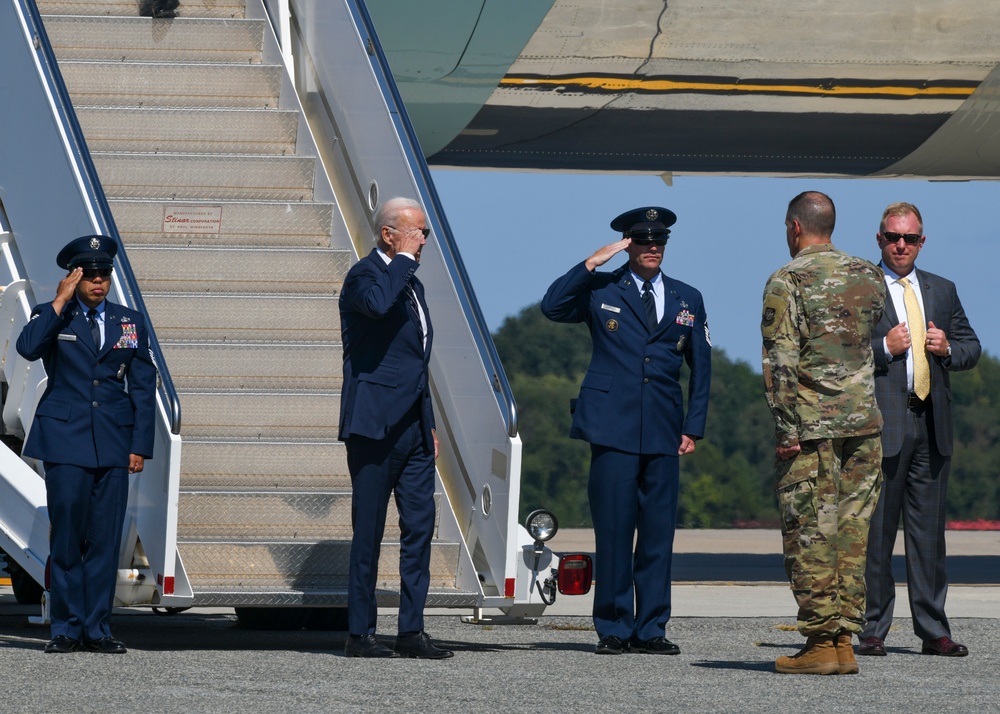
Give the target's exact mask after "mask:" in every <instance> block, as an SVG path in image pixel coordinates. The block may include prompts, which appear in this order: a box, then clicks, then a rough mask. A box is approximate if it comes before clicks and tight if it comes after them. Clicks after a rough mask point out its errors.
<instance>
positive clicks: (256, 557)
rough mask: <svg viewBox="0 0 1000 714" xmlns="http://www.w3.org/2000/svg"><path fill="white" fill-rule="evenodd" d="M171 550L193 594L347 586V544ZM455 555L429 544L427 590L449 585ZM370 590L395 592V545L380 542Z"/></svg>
mask: <svg viewBox="0 0 1000 714" xmlns="http://www.w3.org/2000/svg"><path fill="white" fill-rule="evenodd" d="M177 549H178V550H179V551H180V553H181V558H182V559H183V561H184V567H185V569H186V570H187V574H188V577H189V578H190V579H191V586H192V587H193V588H194V590H195V593H197V592H198V591H199V590H201V589H215V588H222V587H225V588H230V589H234V590H243V591H246V590H250V589H255V590H269V589H281V590H298V591H302V590H310V589H323V590H328V589H333V588H336V589H346V587H347V571H348V567H349V564H350V551H351V544H350V541H348V540H343V541H320V542H315V541H313V542H288V541H274V542H268V543H261V542H250V543H238V542H214V543H178V544H177ZM459 552H460V550H459V546H458V544H457V543H443V542H440V541H437V542H434V543H432V544H431V565H430V587H432V588H436V589H440V588H454V587H455V574H456V571H457V569H458V556H459ZM376 588H378V589H382V590H398V589H399V543H398V542H393V541H383V542H382V550H381V554H380V556H379V565H378V583H377V584H376ZM196 597H197V595H196Z"/></svg>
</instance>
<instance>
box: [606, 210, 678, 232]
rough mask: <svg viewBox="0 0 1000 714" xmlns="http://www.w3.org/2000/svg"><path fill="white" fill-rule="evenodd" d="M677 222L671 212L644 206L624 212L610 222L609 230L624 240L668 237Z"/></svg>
mask: <svg viewBox="0 0 1000 714" xmlns="http://www.w3.org/2000/svg"><path fill="white" fill-rule="evenodd" d="M676 222H677V216H676V215H674V212H673V211H670V210H667V209H666V208H660V207H659V206H646V207H645V208H635V209H633V210H631V211H625V213H623V214H621V215H620V216H618V218H616V219H615V220H613V221H611V230H613V231H615V232H617V233H621V234H623V235H624V236H625V237H626V238H644V237H653V236H668V235H670V226H672V225H674V223H676Z"/></svg>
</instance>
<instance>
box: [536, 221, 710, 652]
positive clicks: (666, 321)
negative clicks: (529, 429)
mask: <svg viewBox="0 0 1000 714" xmlns="http://www.w3.org/2000/svg"><path fill="white" fill-rule="evenodd" d="M676 220H677V217H676V216H675V215H674V214H673V213H672V212H671V211H669V210H667V209H665V208H659V207H656V206H647V207H644V208H637V209H635V210H633V211H628V212H626V213H623V214H622V215H620V216H618V217H617V218H615V220H614V221H612V222H611V228H612V229H613V230H615V231H617V232H619V233H622V235H623V237H622V239H621V240H619V241H616V242H615V243H612V244H610V245H607V246H605V247H603V248H601V249H600V250H598V251H597V252H596V253H594V254H593V255H592V256H590V257H589V258H587V259H586V260H585V261H583V262H582V263H579V264H577V265H575V266H574V267H573V268H571V269H570V271H569V272H568V273H566V274H565V275H564V276H562V277H561V278H559V279H558V280H556V281H555V282H554V283H553V284H552V285H551V287H549V289H548V292H547V293H546V294H545V297H544V299H543V300H542V312H543V313H544V314H545V316H546V317H548V318H549V319H550V320H555V321H556V322H585V323H586V324H587V326H588V327H589V328H590V335H591V339H592V341H593V355H592V357H591V362H590V367H589V369H588V370H587V374H586V376H584V378H583V384H582V387H581V389H580V395H579V398H578V399H577V400H576V406H575V410H574V413H573V426H572V430H571V432H570V436H572V437H574V438H577V439H584V440H586V441H588V442H590V445H591V462H590V482H589V496H590V511H591V516H592V519H593V523H594V534H595V538H596V548H597V553H596V556H597V558H596V563H595V567H596V573H595V581H596V586H595V593H594V626H595V628H596V630H597V634H598V637H599V638H600V642H599V643H598V645H597V648H596V650H595V651H596V652H597V654H621V653H622V652H623V651H625V650H627V649H628V650H631V651H633V652H643V653H650V654H677V653H679V652H680V649H679V648H678V647H677V645H675V644H674V643H672V642H670V640H668V639H666V637H665V636H664V634H665V632H664V628H665V625H666V623H667V621H668V620H669V619H670V565H671V559H672V555H673V541H674V529H675V527H676V520H677V497H678V482H679V476H680V469H679V463H678V457H679V456H682V455H684V454H689V453H691V452H693V451H694V449H695V441H696V440H698V439H700V438H702V436H703V435H704V432H705V417H706V412H707V410H708V391H709V381H710V379H711V370H712V361H711V347H712V345H711V340H710V338H709V331H708V323H707V317H706V313H705V305H704V302H703V301H702V297H701V293H700V292H698V291H697V290H696V289H694V288H693V287H691V286H690V285H686V284H685V283H682V282H680V281H679V280H674V279H673V278H670V277H667V276H666V275H664V274H663V273H662V272H661V271H660V264H661V262H662V261H663V253H664V248H665V246H666V244H667V238H668V236H669V234H670V226H671V225H673V224H674V222H675V221H676ZM621 251H625V252H626V253H627V254H628V258H629V260H628V263H626V264H625V265H622V266H621V267H620V268H618V269H617V270H615V271H614V272H597V271H596V269H597V268H598V267H600V266H601V265H604V264H605V263H607V262H608V261H609V260H611V259H612V258H613V257H614V256H615V255H617V254H618V253H619V252H621ZM684 362H687V364H688V365H689V367H690V368H691V377H690V381H689V383H688V410H687V415H686V416H685V414H684V397H683V393H682V387H681V383H680V369H681V365H682V363H684ZM636 533H638V539H637V541H636V544H635V550H634V552H633V546H632V544H633V538H634V537H635V535H636Z"/></svg>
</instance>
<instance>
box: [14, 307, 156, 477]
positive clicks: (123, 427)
mask: <svg viewBox="0 0 1000 714" xmlns="http://www.w3.org/2000/svg"><path fill="white" fill-rule="evenodd" d="M85 313H86V310H84V309H81V307H80V305H79V303H78V302H76V300H71V301H70V302H68V303H67V304H66V306H65V307H64V308H63V312H62V315H57V314H56V312H55V310H53V309H52V303H45V304H42V305H38V306H36V307H35V309H34V310H33V311H32V313H31V320H30V321H29V322H28V324H27V325H25V326H24V329H23V330H21V334H20V336H19V337H18V338H17V352H18V354H20V355H21V356H22V357H24V358H25V359H28V360H36V359H41V360H42V364H43V365H44V366H45V373H46V374H47V375H48V384H47V385H46V387H45V392H44V394H42V397H41V399H40V400H39V401H38V407H37V408H36V409H35V419H34V421H33V422H32V426H31V431H30V432H29V434H28V440H27V441H26V442H25V444H24V449H23V452H22V453H23V454H24V455H25V456H28V457H31V458H35V459H40V460H42V461H51V462H54V463H60V464H73V465H75V466H81V467H84V468H108V467H116V466H117V467H126V468H127V467H128V465H129V454H137V455H139V456H142V457H143V458H147V459H148V458H152V456H153V438H154V419H155V414H156V411H155V410H156V368H155V367H154V366H153V360H152V358H151V357H150V354H149V337H148V335H147V333H146V323H145V320H144V319H143V317H142V315H141V314H139V313H138V312H136V311H134V310H130V309H128V308H126V307H122V306H121V305H115V304H113V303H111V302H105V313H104V343H103V345H102V347H101V350H100V352H98V351H97V348H96V347H95V346H94V339H93V337H92V336H91V334H90V326H89V325H88V324H87V318H86V314H85Z"/></svg>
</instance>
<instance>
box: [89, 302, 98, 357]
mask: <svg viewBox="0 0 1000 714" xmlns="http://www.w3.org/2000/svg"><path fill="white" fill-rule="evenodd" d="M87 324H89V325H90V334H91V336H92V337H93V338H94V347H96V348H97V349H101V326H100V325H98V324H97V309H96V308H93V307H92V308H90V309H89V310H87Z"/></svg>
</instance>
